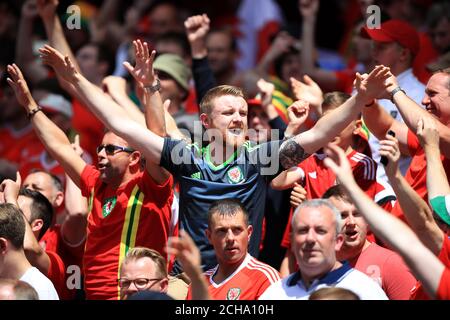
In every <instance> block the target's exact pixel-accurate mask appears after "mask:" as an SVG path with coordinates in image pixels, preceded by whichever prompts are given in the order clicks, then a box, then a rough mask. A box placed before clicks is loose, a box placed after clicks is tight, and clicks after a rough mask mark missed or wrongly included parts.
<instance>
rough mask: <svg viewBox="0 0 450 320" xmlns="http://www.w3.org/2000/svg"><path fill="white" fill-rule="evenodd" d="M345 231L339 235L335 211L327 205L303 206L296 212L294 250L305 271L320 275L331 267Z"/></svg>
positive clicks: (293, 236) (309, 274) (293, 230)
mask: <svg viewBox="0 0 450 320" xmlns="http://www.w3.org/2000/svg"><path fill="white" fill-rule="evenodd" d="M341 245H342V235H338V236H336V221H335V217H334V213H333V212H332V211H331V209H330V208H328V207H325V206H323V207H317V208H311V207H306V208H301V211H299V212H297V213H296V214H295V216H294V225H293V229H292V251H293V253H294V255H295V257H296V259H297V263H298V265H299V268H300V270H301V271H302V273H305V275H308V276H315V275H320V274H323V273H326V272H328V271H329V270H331V269H332V267H333V266H334V264H335V262H336V253H335V252H336V250H338V249H340V247H341Z"/></svg>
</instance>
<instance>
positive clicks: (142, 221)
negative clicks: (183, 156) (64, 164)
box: [81, 166, 173, 300]
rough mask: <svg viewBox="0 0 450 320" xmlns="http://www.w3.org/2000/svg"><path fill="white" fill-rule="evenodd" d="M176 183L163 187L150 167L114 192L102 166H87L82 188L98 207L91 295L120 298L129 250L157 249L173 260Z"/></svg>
mask: <svg viewBox="0 0 450 320" xmlns="http://www.w3.org/2000/svg"><path fill="white" fill-rule="evenodd" d="M172 185H173V181H172V177H170V178H169V179H167V181H166V182H165V183H164V184H162V185H157V184H156V183H155V182H154V181H153V180H152V178H151V177H150V176H149V175H148V173H147V172H146V171H144V172H140V173H138V174H136V176H135V178H134V179H132V180H131V181H129V182H128V183H126V184H123V185H121V186H120V187H118V188H117V189H114V190H113V189H111V188H109V187H108V186H107V185H106V184H105V183H103V182H102V181H101V179H100V172H99V171H98V170H97V169H95V168H94V167H93V166H86V167H85V168H84V170H83V172H82V174H81V191H82V194H83V196H85V197H89V198H90V200H89V203H90V206H91V208H92V209H91V211H90V213H89V216H88V227H87V239H86V247H85V252H84V258H83V269H84V275H85V290H86V297H87V298H88V299H100V300H105V299H118V298H119V287H118V283H117V279H118V278H119V266H120V264H121V262H122V260H123V258H124V257H125V255H126V253H127V252H128V250H129V249H131V248H133V247H137V246H143V247H147V248H152V249H155V250H157V251H158V252H159V253H161V254H162V256H163V257H165V258H167V254H166V252H165V250H164V249H165V247H166V244H167V240H168V237H169V236H170V234H169V233H170V221H171V220H170V219H171V205H172V200H173V191H172Z"/></svg>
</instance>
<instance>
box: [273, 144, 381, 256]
mask: <svg viewBox="0 0 450 320" xmlns="http://www.w3.org/2000/svg"><path fill="white" fill-rule="evenodd" d="M325 157H326V156H325V155H324V154H313V155H312V156H310V157H308V158H307V159H306V160H305V161H303V162H301V163H300V164H299V165H298V167H299V168H300V169H301V170H302V172H303V183H302V184H303V186H304V188H305V190H306V199H308V200H311V199H317V198H321V197H322V195H323V194H324V193H325V191H327V190H328V189H329V188H330V187H332V186H334V185H336V175H335V174H334V173H333V171H332V170H331V169H329V168H327V167H326V166H325V164H324V162H323V160H324V159H325ZM347 159H348V160H349V162H350V165H351V167H352V171H353V175H354V176H355V180H356V182H357V183H358V185H359V186H360V187H361V189H363V190H364V192H365V193H366V194H367V195H368V196H369V197H370V198H372V199H375V196H376V194H377V193H378V192H379V191H380V190H384V188H383V187H382V186H381V185H380V184H379V183H378V182H377V180H376V172H377V164H376V162H375V161H374V160H373V159H372V158H370V157H368V156H367V155H365V154H363V153H359V152H357V151H355V150H353V151H352V152H350V153H349V154H348V155H347ZM292 214H293V210H291V212H290V214H289V220H288V223H287V226H286V229H285V232H284V235H283V240H282V242H281V246H282V247H285V248H290V246H291V239H290V235H291V231H290V230H291V219H292Z"/></svg>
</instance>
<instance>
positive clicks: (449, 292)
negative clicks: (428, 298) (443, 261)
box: [437, 268, 450, 300]
mask: <svg viewBox="0 0 450 320" xmlns="http://www.w3.org/2000/svg"><path fill="white" fill-rule="evenodd" d="M437 298H438V299H439V300H450V269H449V268H445V269H444V272H442V276H441V281H440V282H439V288H438V292H437Z"/></svg>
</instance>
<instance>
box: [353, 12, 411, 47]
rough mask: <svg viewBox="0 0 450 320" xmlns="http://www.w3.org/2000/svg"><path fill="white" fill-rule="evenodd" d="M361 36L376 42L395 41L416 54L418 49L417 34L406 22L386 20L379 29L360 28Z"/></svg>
mask: <svg viewBox="0 0 450 320" xmlns="http://www.w3.org/2000/svg"><path fill="white" fill-rule="evenodd" d="M361 36H362V37H364V38H368V39H372V40H374V41H378V42H397V43H398V44H400V45H401V46H402V47H404V48H407V49H409V50H411V52H412V54H413V55H416V54H417V53H418V52H419V49H420V39H419V34H418V33H417V31H416V29H414V27H413V26H412V25H410V24H409V23H408V22H405V21H402V20H397V19H393V20H388V21H386V22H384V23H382V24H381V25H380V29H369V28H368V27H367V26H364V27H362V28H361Z"/></svg>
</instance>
